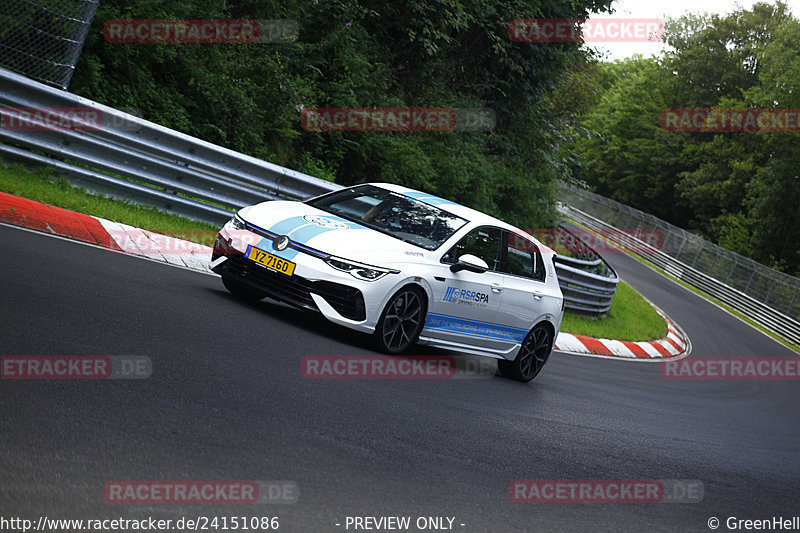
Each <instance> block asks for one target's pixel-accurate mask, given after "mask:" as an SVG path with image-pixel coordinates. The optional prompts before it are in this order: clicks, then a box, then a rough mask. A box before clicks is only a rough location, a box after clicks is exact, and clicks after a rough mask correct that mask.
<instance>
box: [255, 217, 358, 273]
mask: <svg viewBox="0 0 800 533" xmlns="http://www.w3.org/2000/svg"><path fill="white" fill-rule="evenodd" d="M346 228H350V229H364V226H361V225H360V224H356V223H354V222H351V221H349V220H347V219H345V218H342V217H339V216H336V215H328V214H324V215H305V216H294V217H289V218H286V219H283V220H281V221H279V222H276V223H275V224H273V225H272V226H271V227H270V228H267V230H268V231H271V232H272V233H275V234H276V235H286V236H288V237H289V238H290V239H291V240H292V241H294V242H296V243H299V244H308V241H310V240H311V239H313V238H314V237H317V236H319V235H322V234H323V233H327V232H329V231H333V230H337V229H346ZM257 247H258V248H261V249H262V250H265V251H268V252H269V253H271V254H273V255H277V256H278V257H280V258H281V259H287V260H289V261H292V260H293V259H294V258H295V257H296V256H297V254H298V253H300V252H298V251H297V250H295V249H294V248H286V249H285V250H281V251H277V250H273V248H272V241H271V240H270V239H267V238H264V239H261V240H260V241H259V243H258V246H257Z"/></svg>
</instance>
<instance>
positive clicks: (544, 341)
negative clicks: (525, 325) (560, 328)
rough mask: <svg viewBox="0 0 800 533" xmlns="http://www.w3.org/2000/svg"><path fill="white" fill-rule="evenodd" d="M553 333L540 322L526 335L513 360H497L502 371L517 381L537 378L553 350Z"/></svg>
mask: <svg viewBox="0 0 800 533" xmlns="http://www.w3.org/2000/svg"><path fill="white" fill-rule="evenodd" d="M552 337H553V335H552V334H551V333H550V329H549V328H548V327H547V326H545V325H544V324H538V325H537V326H536V327H534V328H533V329H532V330H530V331H529V332H528V335H526V336H525V340H524V341H522V346H520V348H519V352H517V357H516V359H514V360H513V361H504V360H498V361H497V368H498V370H500V373H501V374H503V375H504V376H506V377H509V378H511V379H516V380H517V381H522V382H528V381H530V380H532V379H533V378H535V377H536V376H537V375H538V374H539V372H541V371H542V367H544V364H545V363H546V362H547V358H548V357H550V352H551V351H552V350H553V338H552Z"/></svg>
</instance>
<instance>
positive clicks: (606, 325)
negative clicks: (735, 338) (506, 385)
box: [0, 160, 667, 341]
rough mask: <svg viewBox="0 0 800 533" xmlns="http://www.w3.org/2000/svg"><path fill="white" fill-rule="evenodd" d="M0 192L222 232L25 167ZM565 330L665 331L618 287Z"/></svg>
mask: <svg viewBox="0 0 800 533" xmlns="http://www.w3.org/2000/svg"><path fill="white" fill-rule="evenodd" d="M0 191H3V192H7V193H9V194H14V195H17V196H22V197H25V198H29V199H31V200H36V201H38V202H43V203H46V204H50V205H55V206H58V207H63V208H64V209H70V210H73V211H78V212H80V213H85V214H87V215H94V216H97V217H101V218H105V219H107V220H112V221H114V222H121V223H123V224H130V225H131V226H135V227H137V228H142V229H146V230H149V231H154V232H157V233H162V234H164V235H170V236H173V237H178V238H182V239H186V240H189V241H192V242H199V243H201V244H205V245H207V246H210V245H212V244H213V239H214V236H215V235H216V231H217V229H218V228H217V226H214V225H211V224H206V223H203V222H198V221H195V220H191V219H188V218H185V217H181V216H177V215H172V214H169V213H165V212H163V211H159V210H158V209H155V208H151V207H142V206H139V205H136V204H132V203H129V202H124V201H122V200H117V199H112V198H107V197H104V196H101V195H97V194H91V193H88V192H86V191H85V190H83V189H80V188H78V187H74V186H72V185H70V184H69V183H68V182H67V181H66V180H65V179H63V178H60V177H58V176H57V175H56V173H55V172H54V171H53V169H51V168H49V167H39V168H36V169H34V170H32V169H30V168H28V167H26V166H24V165H4V164H2V161H1V160H0ZM562 330H563V331H565V332H569V333H575V334H579V335H589V336H592V337H602V338H606V339H619V340H631V341H647V340H654V339H660V338H662V337H664V336H666V330H667V326H666V323H665V322H664V320H663V319H662V318H661V317H660V316H659V315H658V314H657V313H656V312H655V311H654V310H653V308H652V307H651V306H650V305H649V304H648V303H647V302H646V301H645V300H644V299H643V298H642V297H641V296H639V294H638V293H637V292H636V291H635V290H633V289H632V288H631V287H630V286H628V285H625V284H624V283H620V286H619V288H618V289H617V295H616V296H615V297H614V301H613V303H612V304H611V309H610V311H609V312H608V315H607V316H605V317H602V318H599V319H593V318H587V317H583V316H578V315H574V314H572V313H569V312H568V313H566V314H565V316H564V323H563V326H562Z"/></svg>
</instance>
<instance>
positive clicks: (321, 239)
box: [239, 201, 430, 264]
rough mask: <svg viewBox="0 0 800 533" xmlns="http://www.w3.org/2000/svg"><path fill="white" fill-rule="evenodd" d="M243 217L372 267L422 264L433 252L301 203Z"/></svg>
mask: <svg viewBox="0 0 800 533" xmlns="http://www.w3.org/2000/svg"><path fill="white" fill-rule="evenodd" d="M239 215H240V216H241V217H242V218H243V219H244V220H245V221H246V222H248V223H250V224H253V225H255V226H258V227H259V228H262V229H265V230H268V231H271V232H273V233H277V234H278V235H287V236H288V237H289V238H290V239H291V240H292V241H294V242H297V243H300V244H304V245H306V246H310V247H311V248H315V249H317V250H319V251H321V252H325V253H329V254H331V255H336V256H339V257H342V258H344V259H351V260H354V261H360V262H363V263H368V264H376V263H378V262H381V261H393V262H394V261H411V262H415V261H419V260H423V259H425V258H426V257H427V256H428V254H429V253H430V252H428V251H426V250H425V249H424V248H420V247H418V246H414V245H412V244H410V243H406V242H403V241H401V240H399V239H396V238H394V237H391V236H389V235H386V234H384V233H381V232H379V231H377V230H374V229H371V228H368V227H366V226H362V225H361V224H358V223H356V222H352V221H350V220H347V219H345V218H342V217H340V216H337V215H332V214H330V213H328V212H326V211H322V210H321V209H317V208H316V207H312V206H310V205H308V204H304V203H301V202H291V201H272V202H264V203H261V204H257V205H253V206H249V207H245V208H244V209H242V210H241V211H240V212H239Z"/></svg>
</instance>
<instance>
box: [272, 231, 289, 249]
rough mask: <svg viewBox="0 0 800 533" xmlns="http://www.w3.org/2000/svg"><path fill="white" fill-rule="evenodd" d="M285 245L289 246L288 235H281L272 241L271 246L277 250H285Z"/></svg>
mask: <svg viewBox="0 0 800 533" xmlns="http://www.w3.org/2000/svg"><path fill="white" fill-rule="evenodd" d="M287 246H289V237H287V236H286V235H281V236H280V237H278V238H277V239H275V240H274V241H272V247H273V248H274V249H275V250H278V251H279V252H280V251H281V250H285V249H286V247H287Z"/></svg>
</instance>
